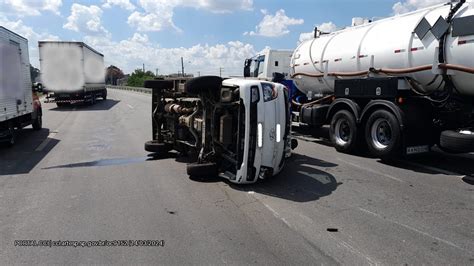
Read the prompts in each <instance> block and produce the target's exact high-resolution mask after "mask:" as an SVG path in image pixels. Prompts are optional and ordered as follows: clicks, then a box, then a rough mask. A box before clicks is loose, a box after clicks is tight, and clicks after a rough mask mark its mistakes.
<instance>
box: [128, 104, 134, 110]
mask: <svg viewBox="0 0 474 266" xmlns="http://www.w3.org/2000/svg"><path fill="white" fill-rule="evenodd" d="M127 106H128V108H130V109H135V108H133V106H131V105H130V104H127Z"/></svg>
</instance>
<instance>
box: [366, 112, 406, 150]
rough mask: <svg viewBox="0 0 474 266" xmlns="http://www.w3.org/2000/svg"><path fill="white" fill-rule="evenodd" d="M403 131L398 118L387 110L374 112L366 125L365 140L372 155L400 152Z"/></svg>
mask: <svg viewBox="0 0 474 266" xmlns="http://www.w3.org/2000/svg"><path fill="white" fill-rule="evenodd" d="M401 136H402V132H401V129H400V125H399V123H398V120H397V118H396V117H395V115H394V114H392V113H391V112H389V111H386V110H377V111H375V112H373V113H372V114H371V115H370V117H369V119H368V120H367V123H366V126H365V141H366V142H367V147H368V149H369V152H370V154H371V155H373V156H376V157H380V158H389V157H395V156H397V155H399V154H400V151H401V149H400V143H401Z"/></svg>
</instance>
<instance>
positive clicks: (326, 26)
mask: <svg viewBox="0 0 474 266" xmlns="http://www.w3.org/2000/svg"><path fill="white" fill-rule="evenodd" d="M316 27H317V28H318V30H320V31H321V32H325V33H330V32H333V31H336V30H337V26H336V24H334V23H332V22H331V21H330V22H324V23H322V24H320V25H317V26H316ZM313 38H314V31H311V32H303V33H301V34H300V38H299V41H298V43H302V42H304V41H306V40H311V39H313Z"/></svg>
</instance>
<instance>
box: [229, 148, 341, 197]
mask: <svg viewBox="0 0 474 266" xmlns="http://www.w3.org/2000/svg"><path fill="white" fill-rule="evenodd" d="M337 166H338V165H337V164H334V163H331V162H327V161H324V160H320V159H316V158H312V157H309V156H306V155H300V154H293V155H292V157H291V158H290V159H288V161H287V162H286V166H285V168H284V169H283V171H282V172H281V173H280V174H278V175H277V176H275V177H273V178H269V179H266V180H263V181H260V182H257V183H256V184H254V185H249V186H235V185H231V186H232V187H233V188H235V189H238V190H243V191H254V192H256V193H259V194H263V195H267V196H271V197H276V198H281V199H286V200H291V201H295V202H309V201H315V200H318V199H320V198H322V197H326V196H329V195H331V193H332V192H333V191H335V190H336V189H337V188H338V187H339V186H340V185H342V183H341V182H337V180H336V178H335V177H334V176H333V175H331V174H329V173H327V172H325V171H322V170H320V168H332V167H337ZM316 167H318V168H319V169H318V168H316Z"/></svg>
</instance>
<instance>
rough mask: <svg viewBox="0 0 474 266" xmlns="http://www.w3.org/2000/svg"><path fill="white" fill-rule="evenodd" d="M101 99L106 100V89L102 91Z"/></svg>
mask: <svg viewBox="0 0 474 266" xmlns="http://www.w3.org/2000/svg"><path fill="white" fill-rule="evenodd" d="M102 100H104V101H106V100H107V90H105V91H104V93H102Z"/></svg>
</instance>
